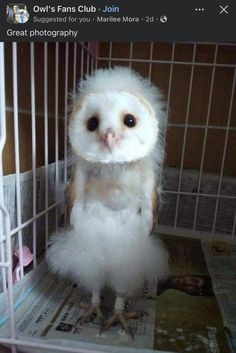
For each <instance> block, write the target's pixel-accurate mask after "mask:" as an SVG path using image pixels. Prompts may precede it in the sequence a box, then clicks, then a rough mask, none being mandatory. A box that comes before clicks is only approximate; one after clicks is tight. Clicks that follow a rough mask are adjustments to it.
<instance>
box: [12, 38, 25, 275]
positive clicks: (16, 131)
mask: <svg viewBox="0 0 236 353" xmlns="http://www.w3.org/2000/svg"><path fill="white" fill-rule="evenodd" d="M12 58H13V61H12V72H13V107H14V114H13V118H14V145H15V169H16V219H17V225H18V226H19V225H20V224H21V222H22V217H21V191H20V152H19V148H20V147H19V124H18V119H19V115H18V79H17V43H12ZM18 244H19V263H20V276H21V277H23V276H24V268H23V255H22V254H23V251H22V231H21V230H19V232H18Z"/></svg>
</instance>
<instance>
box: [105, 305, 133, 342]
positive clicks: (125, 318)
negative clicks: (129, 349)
mask: <svg viewBox="0 0 236 353" xmlns="http://www.w3.org/2000/svg"><path fill="white" fill-rule="evenodd" d="M138 318H139V314H138V313H136V312H135V311H133V312H124V311H123V310H116V311H115V313H114V315H112V317H111V318H110V319H109V320H107V321H106V322H105V323H104V325H102V327H101V331H100V334H102V332H103V331H105V330H109V329H110V328H111V326H113V325H114V324H117V323H118V324H120V325H121V327H122V328H123V329H124V331H125V332H126V333H127V334H128V335H130V336H131V337H132V339H134V333H133V331H132V329H131V327H130V326H129V320H131V319H138Z"/></svg>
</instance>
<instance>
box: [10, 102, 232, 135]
mask: <svg viewBox="0 0 236 353" xmlns="http://www.w3.org/2000/svg"><path fill="white" fill-rule="evenodd" d="M6 111H7V112H13V111H14V110H13V108H12V107H9V106H7V107H6ZM18 112H19V113H21V114H27V115H31V110H28V109H20V108H19V109H18ZM36 115H37V116H42V117H44V116H45V113H44V112H40V111H37V113H36ZM48 118H53V119H54V118H55V114H50V113H48ZM64 119H65V116H59V120H64ZM167 125H168V126H169V127H180V128H181V127H183V128H184V127H185V124H184V123H167ZM187 127H188V128H193V129H205V128H206V125H197V124H188V125H187ZM208 129H218V130H227V126H224V125H208ZM229 129H230V130H232V131H236V126H230V127H229Z"/></svg>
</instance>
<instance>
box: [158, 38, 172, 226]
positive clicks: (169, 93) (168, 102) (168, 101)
mask: <svg viewBox="0 0 236 353" xmlns="http://www.w3.org/2000/svg"><path fill="white" fill-rule="evenodd" d="M174 58H175V42H173V44H172V51H171V66H170V74H169V84H168V93H167V102H166V104H167V107H166V119H167V121H166V124H165V128H164V136H163V144H164V151H165V148H166V135H167V126H168V117H169V112H170V97H171V89H172V77H173V69H174ZM163 165H164V159H163V161H162V164H161V173H162V174H163ZM160 179H161V177H160ZM158 220H159V213H158V215H157V224H158Z"/></svg>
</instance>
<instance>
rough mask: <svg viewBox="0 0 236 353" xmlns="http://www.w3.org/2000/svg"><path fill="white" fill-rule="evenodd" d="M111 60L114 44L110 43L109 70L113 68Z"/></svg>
mask: <svg viewBox="0 0 236 353" xmlns="http://www.w3.org/2000/svg"><path fill="white" fill-rule="evenodd" d="M111 58H112V42H110V43H109V61H108V62H109V69H110V68H111Z"/></svg>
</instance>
